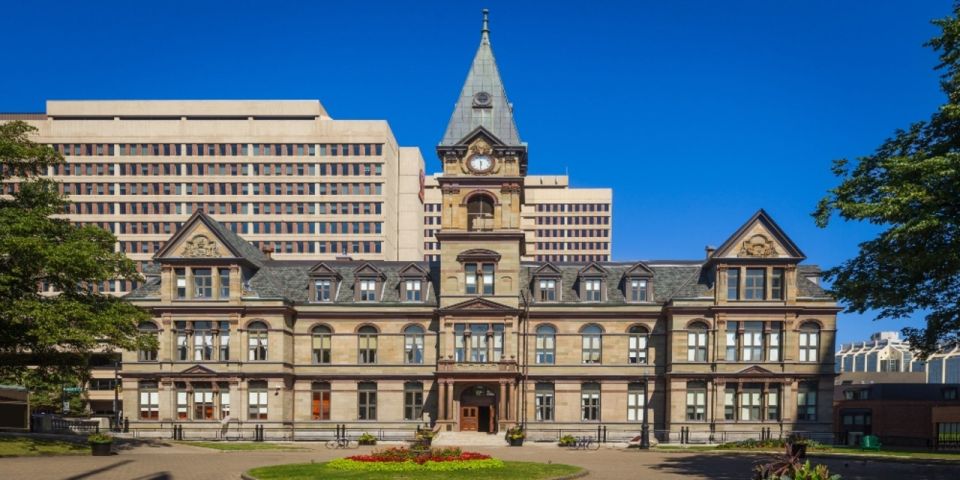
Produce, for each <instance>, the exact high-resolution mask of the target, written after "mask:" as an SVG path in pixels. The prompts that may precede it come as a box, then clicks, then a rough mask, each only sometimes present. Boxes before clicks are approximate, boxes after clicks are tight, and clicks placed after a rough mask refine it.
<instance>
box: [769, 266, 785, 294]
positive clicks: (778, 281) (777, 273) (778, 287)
mask: <svg viewBox="0 0 960 480" xmlns="http://www.w3.org/2000/svg"><path fill="white" fill-rule="evenodd" d="M770 300H783V269H782V268H774V269H773V270H772V271H771V272H770Z"/></svg>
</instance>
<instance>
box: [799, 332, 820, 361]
mask: <svg viewBox="0 0 960 480" xmlns="http://www.w3.org/2000/svg"><path fill="white" fill-rule="evenodd" d="M799 343H800V361H801V362H816V361H817V351H818V347H819V346H820V327H819V326H817V324H815V323H813V322H807V323H804V324H803V325H801V326H800V342H799Z"/></svg>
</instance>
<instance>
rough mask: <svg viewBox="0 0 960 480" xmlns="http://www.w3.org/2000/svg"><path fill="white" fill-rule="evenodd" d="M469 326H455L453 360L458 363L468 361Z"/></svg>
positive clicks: (459, 324) (460, 324) (458, 324)
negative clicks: (467, 336) (467, 334)
mask: <svg viewBox="0 0 960 480" xmlns="http://www.w3.org/2000/svg"><path fill="white" fill-rule="evenodd" d="M466 329H467V325H466V324H464V323H457V324H455V325H454V326H453V358H454V360H456V361H458V362H466V361H467V346H466V343H467V338H466Z"/></svg>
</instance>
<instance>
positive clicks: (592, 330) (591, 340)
mask: <svg viewBox="0 0 960 480" xmlns="http://www.w3.org/2000/svg"><path fill="white" fill-rule="evenodd" d="M580 336H581V340H582V342H583V348H582V349H583V363H600V361H601V350H602V345H603V340H602V339H603V329H602V328H600V326H599V325H587V326H586V327H583V329H582V330H580Z"/></svg>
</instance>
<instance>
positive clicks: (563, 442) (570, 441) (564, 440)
mask: <svg viewBox="0 0 960 480" xmlns="http://www.w3.org/2000/svg"><path fill="white" fill-rule="evenodd" d="M558 444H559V445H560V446H561V447H572V446H574V445H576V444H577V438H576V437H574V436H573V435H564V436H562V437H560V442H558Z"/></svg>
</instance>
